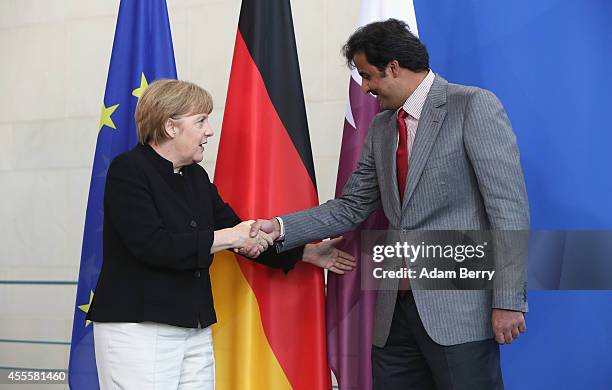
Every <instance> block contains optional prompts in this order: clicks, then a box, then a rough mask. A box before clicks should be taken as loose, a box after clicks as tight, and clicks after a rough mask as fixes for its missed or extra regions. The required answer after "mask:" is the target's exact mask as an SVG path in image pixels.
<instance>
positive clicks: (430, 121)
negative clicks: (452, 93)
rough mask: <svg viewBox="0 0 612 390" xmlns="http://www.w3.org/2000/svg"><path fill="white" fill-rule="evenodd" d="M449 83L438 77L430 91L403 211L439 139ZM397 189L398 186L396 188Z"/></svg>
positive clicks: (413, 151)
mask: <svg viewBox="0 0 612 390" xmlns="http://www.w3.org/2000/svg"><path fill="white" fill-rule="evenodd" d="M447 87H448V82H447V81H446V80H444V79H443V78H442V77H440V76H438V75H436V78H435V79H434V82H433V84H432V86H431V89H430V90H429V94H428V95H427V99H426V100H425V105H424V106H423V111H422V112H421V118H420V119H419V126H418V127H417V131H416V138H415V140H414V144H413V146H412V151H411V153H410V159H409V161H408V178H407V179H406V189H405V191H404V194H405V196H404V203H403V204H402V210H404V208H405V207H406V205H407V204H408V202H409V201H410V198H411V197H412V194H413V193H414V190H415V189H416V187H417V185H418V184H419V180H420V179H421V174H422V173H423V169H424V168H425V164H426V163H427V159H428V158H429V154H430V153H431V150H432V148H433V145H434V142H435V141H436V138H437V137H438V132H439V131H440V126H442V122H443V121H444V117H445V116H446V109H445V108H440V107H441V106H444V105H445V104H446V89H447ZM396 187H397V186H396Z"/></svg>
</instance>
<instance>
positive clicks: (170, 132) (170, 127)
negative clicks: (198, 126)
mask: <svg viewBox="0 0 612 390" xmlns="http://www.w3.org/2000/svg"><path fill="white" fill-rule="evenodd" d="M164 130H166V135H167V136H168V138H171V139H172V138H174V137H176V126H174V123H173V122H172V119H171V118H168V119H166V122H165V123H164Z"/></svg>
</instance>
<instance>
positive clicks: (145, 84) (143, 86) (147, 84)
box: [132, 72, 149, 99]
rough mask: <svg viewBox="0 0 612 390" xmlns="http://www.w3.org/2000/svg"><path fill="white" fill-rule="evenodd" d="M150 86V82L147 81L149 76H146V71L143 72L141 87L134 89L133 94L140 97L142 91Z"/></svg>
mask: <svg viewBox="0 0 612 390" xmlns="http://www.w3.org/2000/svg"><path fill="white" fill-rule="evenodd" d="M148 86H149V83H148V82H147V78H146V77H145V74H144V72H142V74H141V76H140V87H138V88H136V89H135V90H133V91H132V95H134V96H136V97H137V98H138V99H140V96H142V93H143V92H144V91H145V89H147V87H148Z"/></svg>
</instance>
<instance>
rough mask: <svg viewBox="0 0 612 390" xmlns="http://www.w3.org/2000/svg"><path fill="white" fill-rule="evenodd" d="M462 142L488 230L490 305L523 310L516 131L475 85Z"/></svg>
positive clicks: (523, 218) (524, 237)
mask: <svg viewBox="0 0 612 390" xmlns="http://www.w3.org/2000/svg"><path fill="white" fill-rule="evenodd" d="M464 145H465V149H466V151H467V154H468V157H469V159H470V162H471V164H472V166H473V168H474V172H475V175H476V179H477V181H478V187H479V189H480V193H481V195H482V199H483V201H484V205H485V209H486V212H487V217H488V219H489V223H490V226H491V230H492V232H491V233H492V234H493V245H494V260H495V270H496V275H495V279H494V286H493V302H492V306H493V308H500V309H508V310H517V311H523V312H526V311H527V309H528V306H527V293H526V268H527V242H528V229H529V203H528V201H527V191H526V189H525V181H524V179H523V172H522V169H521V163H520V158H519V151H518V147H517V143H516V137H515V135H514V132H513V131H512V126H511V125H510V120H509V119H508V116H507V115H506V112H505V110H504V108H503V106H502V104H501V102H500V101H499V100H498V99H497V97H496V96H495V95H494V94H493V93H491V92H489V91H486V90H482V89H481V90H477V91H476V92H475V93H474V94H473V95H472V97H471V100H470V102H469V103H468V107H467V112H466V116H465V122H464Z"/></svg>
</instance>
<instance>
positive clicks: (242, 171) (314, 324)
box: [211, 0, 331, 390]
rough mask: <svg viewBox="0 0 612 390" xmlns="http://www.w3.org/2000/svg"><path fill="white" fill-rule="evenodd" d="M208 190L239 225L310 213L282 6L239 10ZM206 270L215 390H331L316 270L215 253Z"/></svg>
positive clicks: (281, 2) (306, 155) (245, 5)
mask: <svg viewBox="0 0 612 390" xmlns="http://www.w3.org/2000/svg"><path fill="white" fill-rule="evenodd" d="M215 183H216V185H217V187H218V189H219V192H220V194H221V196H222V197H223V198H224V199H225V201H226V202H229V203H230V205H231V206H232V208H233V209H234V210H235V211H236V213H237V214H238V215H239V216H240V217H241V218H242V219H256V218H270V217H273V216H276V215H280V214H284V213H289V212H293V211H297V210H301V209H304V208H308V207H312V206H316V205H318V199H317V190H316V182H315V173H314V164H313V160H312V151H311V147H310V137H309V134H308V125H307V121H306V111H305V108H304V97H303V92H302V84H301V80H300V71H299V64H298V59H297V50H296V45H295V36H294V32H293V21H292V17H291V7H290V4H289V0H243V2H242V7H241V10H240V20H239V23H238V32H237V34H236V44H235V47H234V57H233V62H232V70H231V75H230V82H229V88H228V93H227V101H226V107H225V114H224V118H223V126H222V131H221V140H220V145H219V153H218V159H217V166H216V174H215ZM211 272H212V278H211V279H212V284H213V292H214V296H215V308H216V311H217V316H218V320H219V322H218V324H217V325H215V327H214V328H213V335H214V347H215V359H216V388H217V389H222V390H226V389H227V390H230V389H231V390H236V389H238V390H249V389H257V390H276V389H296V390H316V389H329V388H331V382H330V371H329V368H328V365H327V353H326V341H325V338H326V334H325V307H324V305H325V291H324V279H323V273H322V270H321V269H318V268H316V267H313V266H311V265H309V264H306V263H302V262H300V263H298V264H297V265H296V268H295V269H294V270H292V271H291V272H289V274H287V275H284V274H283V272H282V271H279V270H273V269H269V268H267V267H265V266H262V265H259V264H255V263H253V262H251V261H248V260H245V259H244V258H241V257H240V256H238V255H235V254H234V253H232V252H223V253H220V254H218V255H217V256H216V259H215V261H214V266H213V268H212V271H211Z"/></svg>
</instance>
